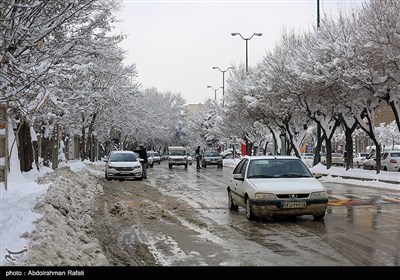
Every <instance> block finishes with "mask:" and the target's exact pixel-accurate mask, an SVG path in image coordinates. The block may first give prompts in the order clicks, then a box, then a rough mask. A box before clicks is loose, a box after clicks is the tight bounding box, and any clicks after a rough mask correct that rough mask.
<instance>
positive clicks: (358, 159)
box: [353, 153, 369, 167]
mask: <svg viewBox="0 0 400 280" xmlns="http://www.w3.org/2000/svg"><path fill="white" fill-rule="evenodd" d="M368 155H369V154H368V153H357V154H355V155H354V157H353V165H356V166H357V167H360V166H363V165H364V161H365V159H366V158H367V156H368Z"/></svg>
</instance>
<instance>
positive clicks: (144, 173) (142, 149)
mask: <svg viewBox="0 0 400 280" xmlns="http://www.w3.org/2000/svg"><path fill="white" fill-rule="evenodd" d="M135 152H136V153H138V155H139V157H140V158H141V159H143V161H142V162H141V163H142V177H143V179H147V162H148V161H147V150H146V147H145V146H144V145H143V144H140V145H139V150H136V151H135Z"/></svg>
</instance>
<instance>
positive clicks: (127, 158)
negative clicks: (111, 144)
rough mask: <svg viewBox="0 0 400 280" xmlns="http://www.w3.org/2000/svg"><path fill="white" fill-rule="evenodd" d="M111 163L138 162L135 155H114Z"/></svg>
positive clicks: (111, 156)
mask: <svg viewBox="0 0 400 280" xmlns="http://www.w3.org/2000/svg"><path fill="white" fill-rule="evenodd" d="M109 160H110V161H112V162H117V161H137V157H136V155H135V154H134V153H112V154H111V155H110V159H109Z"/></svg>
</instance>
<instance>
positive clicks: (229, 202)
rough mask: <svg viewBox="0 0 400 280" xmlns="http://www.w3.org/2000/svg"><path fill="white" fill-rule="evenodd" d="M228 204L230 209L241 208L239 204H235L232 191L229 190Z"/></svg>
mask: <svg viewBox="0 0 400 280" xmlns="http://www.w3.org/2000/svg"><path fill="white" fill-rule="evenodd" d="M228 206H229V210H238V209H239V207H238V206H237V205H235V203H234V202H233V199H232V193H231V192H230V191H228Z"/></svg>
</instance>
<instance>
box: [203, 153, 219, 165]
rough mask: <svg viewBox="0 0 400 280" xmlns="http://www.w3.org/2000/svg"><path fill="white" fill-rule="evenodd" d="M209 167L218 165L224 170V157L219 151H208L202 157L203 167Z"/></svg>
mask: <svg viewBox="0 0 400 280" xmlns="http://www.w3.org/2000/svg"><path fill="white" fill-rule="evenodd" d="M207 165H216V166H217V167H218V168H222V157H221V154H220V153H219V152H217V151H206V152H204V154H203V155H202V157H201V166H202V167H203V168H206V167H207Z"/></svg>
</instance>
